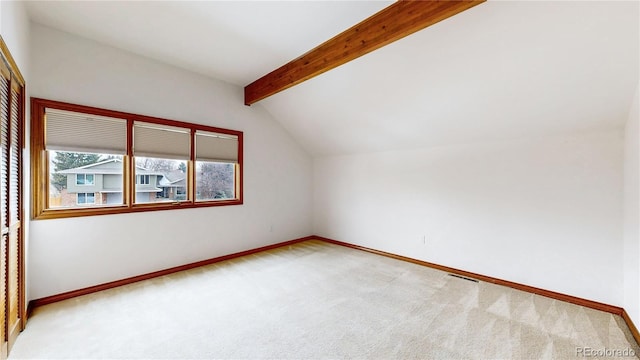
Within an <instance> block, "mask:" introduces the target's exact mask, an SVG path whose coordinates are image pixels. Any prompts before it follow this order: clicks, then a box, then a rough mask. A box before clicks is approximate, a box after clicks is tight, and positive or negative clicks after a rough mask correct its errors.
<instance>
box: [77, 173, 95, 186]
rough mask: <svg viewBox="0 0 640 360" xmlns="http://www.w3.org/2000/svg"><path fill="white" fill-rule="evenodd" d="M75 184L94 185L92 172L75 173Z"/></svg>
mask: <svg viewBox="0 0 640 360" xmlns="http://www.w3.org/2000/svg"><path fill="white" fill-rule="evenodd" d="M76 185H94V182H93V175H92V174H76Z"/></svg>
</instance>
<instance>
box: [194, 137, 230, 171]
mask: <svg viewBox="0 0 640 360" xmlns="http://www.w3.org/2000/svg"><path fill="white" fill-rule="evenodd" d="M196 160H198V161H213V162H226V163H237V162H238V137H237V136H234V135H229V134H219V133H213V132H207V131H200V130H198V131H196Z"/></svg>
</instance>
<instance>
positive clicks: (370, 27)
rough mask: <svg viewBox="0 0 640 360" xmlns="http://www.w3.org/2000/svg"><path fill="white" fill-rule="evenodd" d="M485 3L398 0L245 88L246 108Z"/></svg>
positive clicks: (482, 0) (475, 0) (477, 0)
mask: <svg viewBox="0 0 640 360" xmlns="http://www.w3.org/2000/svg"><path fill="white" fill-rule="evenodd" d="M484 1H486V0H466V1H447V0H444V1H431V0H429V1H424V0H417V1H398V2H395V3H393V4H392V5H390V6H388V7H386V8H384V9H382V10H381V11H379V12H378V13H376V14H374V15H373V16H371V17H369V18H368V19H366V20H364V21H362V22H361V23H359V24H356V25H355V26H353V27H351V28H350V29H348V30H346V31H344V32H342V33H340V34H338V35H337V36H335V37H334V38H332V39H331V40H329V41H326V42H325V43H323V44H321V45H320V46H318V47H316V48H314V49H312V50H311V51H309V52H307V53H306V54H304V55H302V56H300V57H299V58H297V59H295V60H292V61H291V62H289V63H287V64H285V65H283V66H282V67H280V68H278V69H276V70H274V71H272V72H270V73H269V74H267V75H265V76H263V77H261V78H260V79H258V80H256V81H254V82H252V83H251V84H249V85H247V86H245V88H244V103H245V105H251V104H254V103H256V102H258V101H260V100H262V99H264V98H266V97H269V96H271V95H273V94H276V93H278V92H280V91H282V90H285V89H288V88H290V87H292V86H294V85H297V84H299V83H301V82H303V81H306V80H309V79H311V78H313V77H315V76H317V75H320V74H322V73H324V72H325V71H328V70H331V69H333V68H335V67H338V66H340V65H342V64H345V63H347V62H349V61H351V60H353V59H356V58H358V57H360V56H362V55H365V54H367V53H369V52H371V51H374V50H376V49H378V48H381V47H383V46H385V45H387V44H390V43H392V42H394V41H396V40H399V39H401V38H403V37H405V36H407V35H411V34H413V33H414V32H416V31H419V30H422V29H424V28H426V27H427V26H430V25H433V24H435V23H437V22H440V21H442V20H444V19H446V18H449V17H451V16H453V15H456V14H458V13H460V12H462V11H465V10H467V9H469V8H471V7H473V6H476V5H478V4H480V3H483V2H484Z"/></svg>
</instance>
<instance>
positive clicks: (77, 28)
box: [27, 1, 640, 155]
mask: <svg viewBox="0 0 640 360" xmlns="http://www.w3.org/2000/svg"><path fill="white" fill-rule="evenodd" d="M390 3H391V2H390V1H324V2H319V1H318V2H316V1H299V2H290V1H277V2H271V1H255V2H249V1H235V2H231V1H228V2H188V1H187V2H184V1H175V2H126V1H122V2H121V1H117V2H116V1H113V2H80V1H77V2H72V1H57V2H46V1H43V2H37V1H32V2H28V5H27V6H28V10H29V14H30V17H31V19H32V21H34V22H38V23H41V24H44V25H47V26H50V27H54V28H58V29H61V30H64V31H67V32H69V33H73V34H77V35H79V36H83V37H86V38H89V39H92V40H95V41H98V42H101V43H105V44H108V45H112V46H115V47H118V48H121V49H124V50H127V51H130V52H133V53H137V54H140V55H143V56H146V57H149V58H153V59H157V60H159V61H162V62H166V63H169V64H172V65H175V66H178V67H181V68H185V69H189V70H192V71H195V72H198V73H201V74H203V75H206V76H210V77H213V78H217V79H220V80H223V81H226V82H229V83H232V84H236V85H239V86H245V85H247V84H249V83H250V82H252V81H254V80H256V79H258V78H259V77H261V76H262V75H264V74H266V73H268V72H270V71H272V70H274V69H276V68H278V67H280V66H281V65H283V64H285V63H286V62H288V61H290V60H292V59H294V58H296V57H298V56H300V55H302V54H303V53H305V52H306V51H308V50H310V49H311V48H313V47H315V46H317V45H318V44H320V43H322V42H323V41H325V40H328V39H329V38H331V37H333V36H334V35H336V34H338V33H340V32H341V31H343V30H345V29H347V28H348V27H350V26H352V25H354V24H355V23H357V22H359V21H362V20H364V19H365V18H367V17H369V16H370V15H372V14H374V13H375V12H377V11H379V10H381V9H382V8H384V7H386V6H388V5H389V4H390ZM639 11H640V7H639V3H638V2H611V1H585V2H567V1H544V2H543V1H488V2H486V3H484V4H481V5H479V6H476V7H474V8H472V9H470V10H467V11H465V12H463V13H461V14H458V15H456V16H454V17H452V18H450V19H447V20H445V21H443V22H440V23H438V24H435V25H433V26H431V27H429V28H426V29H424V30H422V31H420V32H418V33H415V34H413V35H410V36H408V37H406V38H404V39H402V40H399V41H397V42H395V43H393V44H391V45H387V46H386V47H384V48H382V49H379V50H376V51H375V52H373V53H370V54H367V55H365V56H363V57H361V58H359V59H356V60H354V61H352V62H350V63H348V64H346V65H343V66H340V67H338V68H336V69H333V70H331V71H329V72H327V73H324V74H322V75H320V76H318V77H316V78H313V79H311V80H309V81H306V82H304V83H302V84H300V85H297V86H295V87H293V88H290V89H287V90H285V91H283V92H281V93H278V94H276V95H274V96H272V97H269V98H267V99H265V100H262V101H260V102H259V103H257V104H256V105H253V106H264V107H265V108H266V109H267V111H269V112H270V113H271V114H272V115H273V116H274V117H275V118H276V119H277V120H278V121H279V122H280V123H281V124H282V125H283V126H284V127H285V128H286V129H287V130H288V131H289V132H290V133H291V134H292V135H293V136H294V137H295V138H296V139H297V140H298V141H299V143H300V144H301V145H302V146H304V147H305V148H306V149H307V150H308V151H309V152H310V153H312V154H314V155H325V154H345V153H357V152H371V151H383V150H391V149H402V148H418V147H430V146H438V145H445V144H455V143H467V142H476V141H487V140H500V139H513V138H520V137H531V136H548V135H560V134H567V133H572V132H582V131H594V130H601V129H612V128H616V127H620V126H622V125H623V123H624V121H625V119H626V117H627V113H628V110H629V106H630V104H631V100H632V97H633V95H634V91H635V89H636V87H637V85H638V77H639V71H638V67H639V65H638V64H639V61H640V59H639V55H638V54H639V50H640V49H639V42H640V28H639V22H640V21H639V19H640V14H639Z"/></svg>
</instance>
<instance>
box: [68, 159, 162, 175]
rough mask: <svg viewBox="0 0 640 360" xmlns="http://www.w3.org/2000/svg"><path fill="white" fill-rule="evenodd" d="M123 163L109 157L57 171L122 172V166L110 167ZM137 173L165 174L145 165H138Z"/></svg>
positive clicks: (82, 172) (80, 172)
mask: <svg viewBox="0 0 640 360" xmlns="http://www.w3.org/2000/svg"><path fill="white" fill-rule="evenodd" d="M116 163H118V164H121V163H122V160H120V159H108V160H104V161H100V162H97V163H95V164H89V165H84V166H80V167H77V168H73V169H67V170H61V171H58V172H56V173H57V174H122V167H121V166H120V167H110V166H109V165H112V164H116ZM136 174H138V175H163V173H162V172H158V171H153V170H147V169H145V168H143V167H140V166H136Z"/></svg>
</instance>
